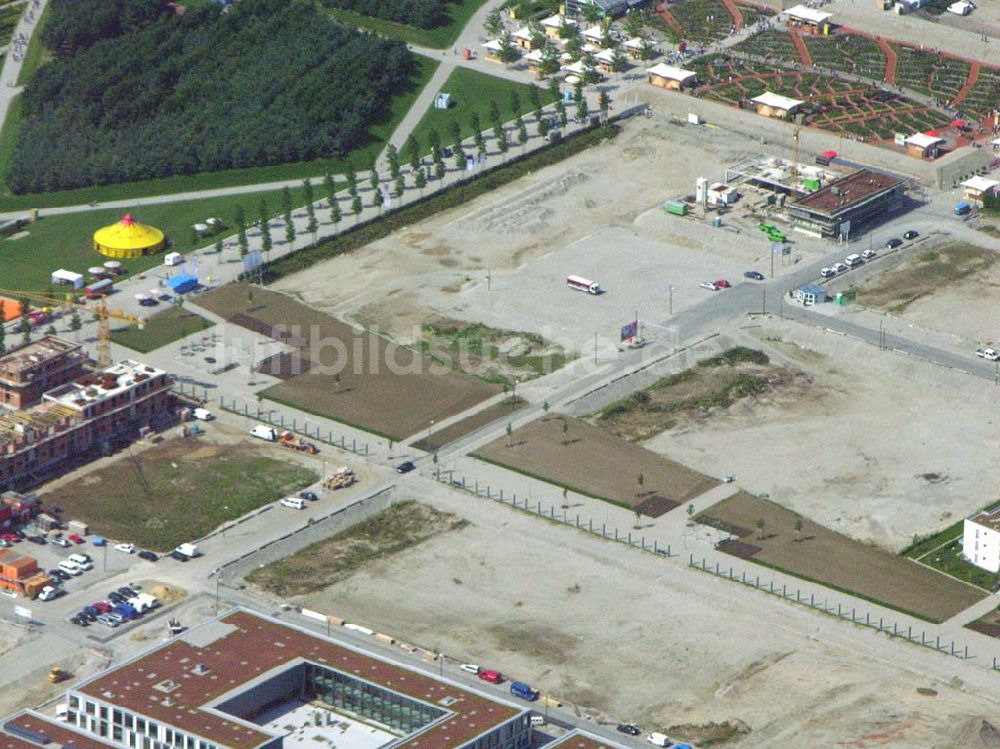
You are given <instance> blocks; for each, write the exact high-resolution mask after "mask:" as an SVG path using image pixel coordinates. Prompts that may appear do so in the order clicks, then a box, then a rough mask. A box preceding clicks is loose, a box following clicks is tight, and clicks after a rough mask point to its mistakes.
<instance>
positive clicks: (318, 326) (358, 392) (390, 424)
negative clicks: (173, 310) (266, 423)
mask: <svg viewBox="0 0 1000 749" xmlns="http://www.w3.org/2000/svg"><path fill="white" fill-rule="evenodd" d="M198 303H199V304H200V305H201V306H203V307H205V309H208V310H210V311H212V312H214V313H215V314H217V315H219V316H221V317H224V318H225V319H226V320H229V321H232V322H236V323H237V324H240V325H242V326H243V327H247V328H250V329H253V330H257V331H259V332H266V333H267V334H268V335H272V336H273V337H276V338H279V339H280V340H283V341H284V342H285V343H288V344H290V345H296V346H301V348H300V351H301V356H302V358H304V359H308V360H309V361H310V362H311V367H310V369H309V371H306V372H303V373H301V374H298V375H294V376H292V377H290V378H289V379H286V380H285V381H284V382H280V383H278V384H277V385H274V386H272V387H270V388H268V389H267V390H265V391H263V393H262V395H263V397H264V398H268V399H270V400H274V401H278V402H281V403H287V404H288V405H290V406H292V407H295V408H301V409H302V410H303V411H308V412H310V413H314V414H316V415H318V416H324V417H327V418H331V419H334V420H336V421H340V422H344V423H346V424H351V425H353V426H357V427H359V428H361V429H365V430H367V431H370V432H374V433H375V434H380V435H383V436H386V437H390V438H392V439H397V440H401V439H404V438H406V437H408V436H410V435H412V434H416V433H417V432H420V431H422V430H426V429H427V427H428V426H429V425H430V423H431V422H432V421H440V420H442V419H446V418H448V417H449V416H453V415H455V414H457V413H461V412H462V411H465V410H466V409H468V408H471V407H472V406H474V405H476V404H477V403H480V402H482V401H483V400H485V399H487V398H489V397H491V396H493V395H495V394H496V393H498V392H500V390H501V386H500V385H496V384H491V383H487V382H485V381H483V380H480V379H477V378H475V377H473V376H471V375H467V374H464V373H462V372H458V371H444V372H442V371H440V370H441V369H442V367H441V366H440V365H436V364H434V362H432V361H431V359H429V358H428V357H426V356H424V355H423V354H420V353H419V352H416V351H414V350H413V349H409V348H405V347H403V346H399V345H397V344H393V343H391V342H390V341H387V340H385V339H384V338H380V337H379V336H376V335H373V334H369V333H367V332H365V331H359V330H355V329H354V328H352V327H351V326H349V325H346V324H345V323H343V322H341V321H339V320H337V319H335V318H332V317H330V316H329V315H326V314H323V313H322V312H319V311H317V310H314V309H312V308H310V307H307V306H306V305H304V304H302V303H300V302H298V301H296V300H295V299H292V298H291V297H288V296H285V295H284V294H278V293H275V292H273V291H268V290H267V289H263V288H260V287H257V286H254V287H252V288H251V287H250V286H248V285H246V284H229V285H227V286H223V287H222V288H220V289H216V290H215V291H211V292H209V293H207V294H204V295H202V296H200V297H199V298H198ZM239 321H242V322H239ZM273 326H280V330H279V331H274V330H273V329H272V328H273ZM314 341H315V342H316V343H317V350H315V351H314V350H313V349H312V348H311V346H312V343H313V342H314ZM321 365H322V366H321ZM334 368H336V369H339V370H340V371H339V382H338V381H337V376H335V374H334V371H332V370H334ZM324 370H326V371H324Z"/></svg>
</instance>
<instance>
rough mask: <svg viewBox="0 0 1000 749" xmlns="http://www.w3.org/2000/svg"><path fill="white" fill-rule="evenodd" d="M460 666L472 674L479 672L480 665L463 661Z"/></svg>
mask: <svg viewBox="0 0 1000 749" xmlns="http://www.w3.org/2000/svg"><path fill="white" fill-rule="evenodd" d="M459 668H460V669H462V670H463V671H468V672H469V673H470V674H478V673H479V666H477V665H476V664H475V663H463V664H462V665H461V666H459Z"/></svg>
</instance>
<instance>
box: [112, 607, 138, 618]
mask: <svg viewBox="0 0 1000 749" xmlns="http://www.w3.org/2000/svg"><path fill="white" fill-rule="evenodd" d="M112 611H114V612H115V613H116V614H118V615H119V616H121V617H122V618H123V619H126V620H131V619H138V618H139V612H138V611H136V610H135V607H134V606H131V605H129V604H127V603H119V604H118V605H117V606H115V607H114V608H113V609H112Z"/></svg>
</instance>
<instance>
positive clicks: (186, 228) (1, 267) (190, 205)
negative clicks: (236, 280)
mask: <svg viewBox="0 0 1000 749" xmlns="http://www.w3.org/2000/svg"><path fill="white" fill-rule="evenodd" d="M0 138H2V135H0ZM315 190H316V193H317V195H318V194H320V193H321V191H322V186H319V185H317V186H316V188H315ZM292 198H293V201H294V202H295V203H296V205H298V204H300V202H301V201H302V190H301V188H296V189H295V190H293V191H292ZM261 200H264V201H266V202H267V204H268V206H269V207H270V209H271V211H272V212H273V213H275V214H277V213H278V212H280V210H281V193H280V191H274V192H263V193H250V194H247V195H231V196H225V197H220V198H204V199H202V200H185V201H178V202H175V203H151V204H148V205H141V206H138V205H137V206H135V207H134V208H132V209H124V208H112V209H101V210H95V211H82V212H80V213H65V214H59V215H53V216H44V215H43V216H42V218H41V219H40V220H39V221H38V222H36V223H34V224H30V225H29V226H28V227H26V231H27V232H28V234H27V236H23V237H21V238H19V239H0V288H2V289H14V290H20V291H42V292H47V291H48V290H49V284H50V276H51V274H52V271H54V270H56V269H58V268H65V269H67V270H71V271H76V272H78V273H85V272H86V270H87V268H89V267H91V266H93V265H100V264H101V263H102V262H104V261H105V260H107V259H108V258H106V257H104V256H103V255H100V254H98V253H97V252H96V251H95V250H94V247H93V234H94V232H95V231H96V230H97V229H99V228H100V227H102V226H106V225H108V224H112V223H114V222H116V221H118V220H120V219H121V217H122V216H123V215H124V214H125V213H128V212H130V211H131V212H132V214H133V215H134V216H135V218H136V219H137V220H139V221H141V222H143V223H146V224H152V225H153V226H156V227H158V228H160V229H162V230H163V231H164V233H165V234H166V235H167V237H168V239H170V240H171V241H172V242H173V247H172V248H171V249H172V250H174V251H177V252H188V251H190V250H192V249H194V248H196V247H205V246H208V245H211V244H212V242H213V240H212V239H210V238H209V239H205V238H202V239H199V240H198V241H197V242H195V241H194V237H193V236H192V234H191V225H192V224H195V223H198V222H203V221H204V220H205V219H206V218H210V217H217V218H220V219H222V221H223V222H224V223H225V224H227V225H230V227H232V223H233V220H234V215H235V213H236V206H237V205H242V206H243V210H244V212H245V214H246V216H247V219H248V220H250V221H252V220H254V219H255V218H256V216H257V209H258V206H259V205H260V201H261ZM234 231H235V230H234V229H233V228H230V229H229V230H228V231H224V234H227V235H228V234H230V233H232V232H234ZM235 258H236V250H235V249H229V250H226V251H225V252H224V253H223V255H222V256H214V255H213V256H211V257H209V258H204V259H202V261H201V267H200V269H199V273H200V274H201V275H202V276H203V277H206V278H207V277H208V276H211V275H213V273H212V268H213V265H215V264H217V263H220V262H225V261H226V260H230V259H235ZM122 262H123V267H124V269H125V270H126V272H128V273H130V274H133V273H141V272H145V271H150V269H153V268H157V267H160V268H162V265H163V253H158V254H155V255H149V256H147V257H144V258H140V259H137V260H125V261H122ZM149 276H150V281H149V286H150V288H154V287H155V286H156V285H157V280H158V279H160V278H164V277H165V276H166V274H165V273H163V272H160V271H156V272H154V273H150V274H149ZM109 302H110V304H111V306H112V307H113V306H115V304H114V296H113V295H112V296H111V298H110V299H109Z"/></svg>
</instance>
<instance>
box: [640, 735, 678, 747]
mask: <svg viewBox="0 0 1000 749" xmlns="http://www.w3.org/2000/svg"><path fill="white" fill-rule="evenodd" d="M646 741H648V742H649V743H650V744H652V745H653V746H670V745H671V744H672V743H673V742H672V741H671V740H670V737H669V736H667V734H665V733H651V734H649V736H647V737H646Z"/></svg>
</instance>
